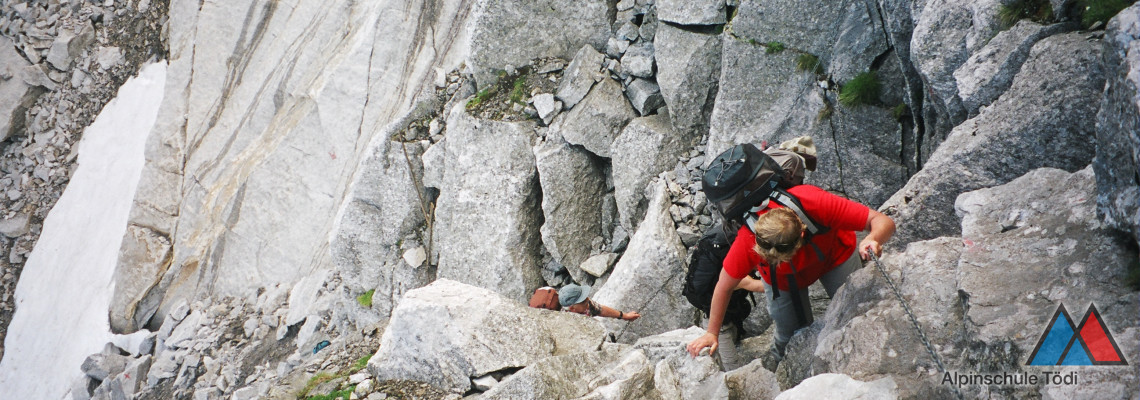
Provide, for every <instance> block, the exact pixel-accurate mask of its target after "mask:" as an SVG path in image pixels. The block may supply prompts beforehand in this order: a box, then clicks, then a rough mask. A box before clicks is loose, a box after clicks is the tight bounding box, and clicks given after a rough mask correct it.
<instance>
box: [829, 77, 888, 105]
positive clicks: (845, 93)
mask: <svg viewBox="0 0 1140 400" xmlns="http://www.w3.org/2000/svg"><path fill="white" fill-rule="evenodd" d="M881 89H882V84H880V83H879V76H878V75H877V74H875V71H867V72H864V73H861V74H859V75H855V77H854V78H851V80H850V81H847V83H845V84H843V85H842V86H841V87H840V88H839V104H842V105H844V106H847V107H854V106H858V105H863V104H871V103H874V102H875V101H876V100H878V98H879V91H880V90H881Z"/></svg>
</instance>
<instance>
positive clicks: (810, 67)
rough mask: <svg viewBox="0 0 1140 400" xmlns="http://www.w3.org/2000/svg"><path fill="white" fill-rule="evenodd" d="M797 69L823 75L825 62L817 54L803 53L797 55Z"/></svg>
mask: <svg viewBox="0 0 1140 400" xmlns="http://www.w3.org/2000/svg"><path fill="white" fill-rule="evenodd" d="M796 71H800V72H812V73H814V74H816V75H823V64H821V63H820V62H819V57H817V56H816V55H815V54H811V53H802V54H800V55H799V56H798V57H796Z"/></svg>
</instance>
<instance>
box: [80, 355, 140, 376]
mask: <svg viewBox="0 0 1140 400" xmlns="http://www.w3.org/2000/svg"><path fill="white" fill-rule="evenodd" d="M130 362H131V358H130V357H127V356H123V355H118V354H105V353H96V354H92V355H90V356H88V357H87V359H86V360H83V365H82V366H80V369H81V370H83V373H84V374H86V375H87V376H88V377H91V379H94V380H97V381H102V380H105V379H107V378H108V377H112V376H115V375H118V374H120V373H122V372H123V371H124V370H125V369H126V368H127V364H128V363H130Z"/></svg>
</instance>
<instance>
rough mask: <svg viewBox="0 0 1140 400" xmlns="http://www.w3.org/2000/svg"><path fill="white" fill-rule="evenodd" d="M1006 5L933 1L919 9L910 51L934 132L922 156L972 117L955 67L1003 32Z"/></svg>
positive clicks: (988, 1) (925, 142)
mask: <svg viewBox="0 0 1140 400" xmlns="http://www.w3.org/2000/svg"><path fill="white" fill-rule="evenodd" d="M1000 6H1001V3H1000V2H998V1H997V0H980V1H976V2H971V3H968V4H967V3H963V2H958V1H953V0H933V1H930V2H928V4H925V5H924V6H923V7H922V8H921V9H920V10H919V9H916V10H915V11H913V15H912V18H913V19H914V21H915V22H914V33H913V36H912V38H911V40H910V49H911V54H910V55H911V60H912V61H913V63H914V66H915V67H916V68H917V69H918V72H919V73H920V74H921V76H922V82H923V86H924V87H925V89H926V93H924V96H923V100H922V104H923V108H922V111H921V113H922V118H923V120H925V124H926V127H927V128H926V129H927V131H928V134H927V135H925V138H924V139H923V143H922V146H921V149H920V151H921V153H922V154H931V153H933V151H934V149H936V148H938V147H939V146H940V143H941V142H942V140H943V139H945V138H946V136H947V135H948V134H949V132H950V131H951V129H953V128H954V126H956V125H958V124H959V123H961V122H962V121H965V120H966V118H967V113H966V108H965V107H964V106H963V105H962V102H961V100H960V98H959V97H958V87H957V81H956V80H955V78H954V71H956V70H957V69H958V67H960V66H961V65H962V64H964V63H966V61H967V59H969V57H970V54H971V53H973V52H974V51H977V50H978V49H980V48H981V47H982V46H984V45H985V44H986V42H987V41H988V40H989V39H990V38H992V37H994V34H996V33H997V32H998V30H999V28H1000V25H999V23H998V18H997V15H998V8H999V7H1000Z"/></svg>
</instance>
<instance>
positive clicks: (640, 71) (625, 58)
mask: <svg viewBox="0 0 1140 400" xmlns="http://www.w3.org/2000/svg"><path fill="white" fill-rule="evenodd" d="M621 66H622V70H623V71H625V72H628V73H629V74H630V75H632V76H636V77H639V78H649V77H652V76H653V43H650V42H642V43H639V44H636V45H633V46H630V47H629V48H628V49H626V51H625V54H624V55H622V56H621Z"/></svg>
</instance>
